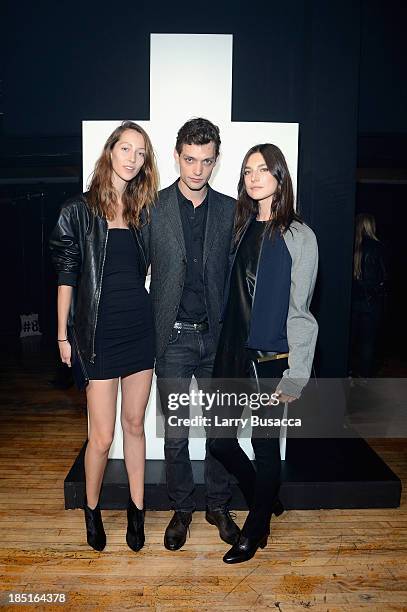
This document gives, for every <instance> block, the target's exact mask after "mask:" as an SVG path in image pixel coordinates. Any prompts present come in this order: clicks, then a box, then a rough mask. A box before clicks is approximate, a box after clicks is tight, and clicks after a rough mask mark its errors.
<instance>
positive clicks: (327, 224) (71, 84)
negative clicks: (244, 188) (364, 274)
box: [3, 0, 360, 376]
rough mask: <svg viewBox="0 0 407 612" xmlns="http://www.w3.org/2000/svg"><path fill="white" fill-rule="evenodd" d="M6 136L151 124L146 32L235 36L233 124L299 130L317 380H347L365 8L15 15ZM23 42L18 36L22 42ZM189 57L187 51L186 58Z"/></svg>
mask: <svg viewBox="0 0 407 612" xmlns="http://www.w3.org/2000/svg"><path fill="white" fill-rule="evenodd" d="M7 23H8V24H9V27H8V31H7V32H6V36H5V38H4V40H3V43H4V44H5V47H6V50H7V61H6V64H5V70H4V111H5V117H4V130H5V132H6V133H7V134H9V135H29V134H42V135H53V134H55V135H61V134H68V135H70V134H73V135H75V134H79V133H80V124H81V121H82V120H83V119H119V118H120V119H121V118H129V117H131V118H139V119H147V118H148V117H149V35H150V32H174V33H177V32H180V33H182V32H190V33H194V32H197V33H202V32H204V33H233V34H234V67H233V108H232V114H233V119H234V120H239V121H244V120H251V121H256V120H258V121H281V122H285V121H298V122H299V123H300V158H299V183H298V184H299V203H300V209H301V212H302V214H303V215H304V218H305V219H306V220H307V221H308V222H309V223H310V224H311V226H312V227H313V228H314V229H315V231H316V233H317V237H318V241H319V246H320V261H321V265H320V275H319V281H318V291H317V295H316V299H315V304H314V310H315V312H316V314H317V317H318V320H319V324H320V337H319V345H318V346H319V348H318V354H319V359H318V363H319V374H320V375H323V376H333V375H339V376H340V375H344V374H345V373H346V362H347V343H348V323H349V306H350V283H351V276H350V270H351V258H352V234H353V214H354V186H355V168H356V157H355V156H356V138H357V119H358V95H359V75H358V72H359V58H360V4H359V3H358V2H351V1H346V2H344V1H343V0H342V1H339V0H333V1H330V2H326V1H325V0H297V1H293V0H291V1H290V0H288V1H285V2H284V3H282V2H280V1H276V0H269V1H268V2H264V3H263V2H259V3H255V5H248V4H247V2H236V3H234V4H233V6H232V5H230V4H229V3H228V4H227V5H226V3H225V6H224V5H222V4H221V3H218V4H217V5H216V16H215V11H214V9H213V7H212V6H206V5H199V6H198V7H197V6H194V7H192V6H190V7H189V8H185V7H183V6H180V7H179V8H177V5H174V4H169V3H167V4H159V3H157V2H156V3H150V4H148V5H147V3H129V4H128V5H125V4H122V5H120V7H119V8H118V9H117V12H116V13H115V12H114V10H113V7H112V5H111V3H107V4H106V6H105V5H104V4H100V3H99V4H98V5H97V10H94V9H93V8H91V7H89V6H88V5H87V4H86V3H82V5H81V7H80V10H75V6H74V5H73V4H72V3H70V4H69V7H68V6H67V7H66V9H65V8H61V6H60V5H58V4H57V3H55V2H50V1H49V0H47V1H45V2H42V3H41V9H39V5H38V4H37V3H28V2H20V3H18V4H13V5H12V4H11V3H10V4H9V5H8V17H7ZM16 36H17V38H15V37H16ZM185 52H186V53H188V49H186V50H185Z"/></svg>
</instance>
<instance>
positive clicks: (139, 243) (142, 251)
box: [133, 230, 147, 275]
mask: <svg viewBox="0 0 407 612" xmlns="http://www.w3.org/2000/svg"><path fill="white" fill-rule="evenodd" d="M133 236H135V238H136V242H137V244H138V247H139V249H140V251H141V254H142V256H143V259H144V270H145V274H146V275H147V260H146V256H145V254H144V248H143V245H142V243H141V241H140V237H139V235H138V233H137V230H133Z"/></svg>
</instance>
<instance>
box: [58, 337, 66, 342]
mask: <svg viewBox="0 0 407 612" xmlns="http://www.w3.org/2000/svg"><path fill="white" fill-rule="evenodd" d="M58 342H68V338H64V339H63V340H58Z"/></svg>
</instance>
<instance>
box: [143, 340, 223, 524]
mask: <svg viewBox="0 0 407 612" xmlns="http://www.w3.org/2000/svg"><path fill="white" fill-rule="evenodd" d="M215 348H216V347H215V344H214V342H213V339H212V336H211V334H210V333H209V332H198V331H185V330H176V329H174V330H173V331H172V334H171V338H170V342H169V344H168V346H167V349H166V351H165V353H164V355H163V356H162V357H160V358H159V359H157V361H156V366H155V370H156V374H157V386H158V392H159V394H160V402H161V408H162V411H163V414H164V417H165V440H164V454H165V463H166V473H167V490H168V495H169V498H170V501H171V507H172V508H173V509H174V510H181V511H184V512H193V511H194V510H195V506H196V504H195V501H194V499H193V492H194V479H193V473H192V465H191V460H190V457H189V444H188V435H189V427H186V426H185V427H182V428H180V427H178V428H177V432H176V436H174V435H171V433H172V430H173V428H171V427H170V426H169V425H168V417H169V416H171V414H174V413H173V412H171V410H169V409H168V395H169V393H188V392H189V386H190V383H191V378H192V376H195V378H196V379H197V382H198V386H201V385H202V381H201V379H206V380H208V379H210V378H211V376H212V369H213V363H214V359H215ZM200 381H201V385H200ZM176 414H177V415H178V416H182V417H188V416H189V406H186V407H185V408H184V409H183V410H182V411H180V410H177V413H176ZM204 476H205V485H206V503H207V506H208V508H209V509H211V510H214V509H216V508H220V507H222V506H226V505H227V504H228V503H229V501H230V497H231V492H230V483H229V474H228V472H227V470H226V469H225V468H224V467H223V465H222V464H221V463H220V462H219V461H218V460H217V459H215V457H214V456H213V455H212V453H211V452H210V449H209V444H208V440H207V441H206V456H205V471H204Z"/></svg>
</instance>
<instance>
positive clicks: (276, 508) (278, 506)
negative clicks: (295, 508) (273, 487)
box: [272, 499, 284, 516]
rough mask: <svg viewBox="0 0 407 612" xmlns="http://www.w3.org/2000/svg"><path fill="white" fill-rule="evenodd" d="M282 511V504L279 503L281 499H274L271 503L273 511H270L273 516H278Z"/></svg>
mask: <svg viewBox="0 0 407 612" xmlns="http://www.w3.org/2000/svg"><path fill="white" fill-rule="evenodd" d="M283 512H284V506H283V504H282V503H281V501H280V500H279V499H276V501H275V502H274V504H273V511H272V513H273V514H274V515H275V516H280V515H281V514H283Z"/></svg>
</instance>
